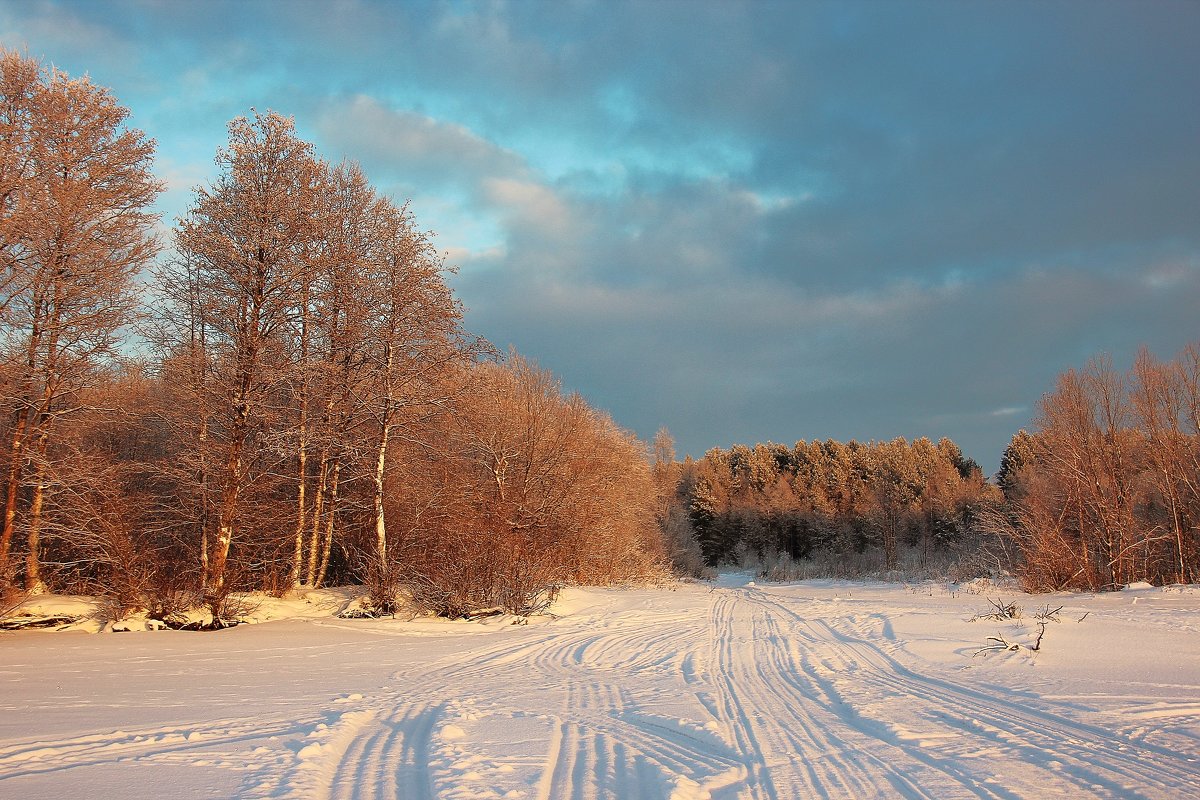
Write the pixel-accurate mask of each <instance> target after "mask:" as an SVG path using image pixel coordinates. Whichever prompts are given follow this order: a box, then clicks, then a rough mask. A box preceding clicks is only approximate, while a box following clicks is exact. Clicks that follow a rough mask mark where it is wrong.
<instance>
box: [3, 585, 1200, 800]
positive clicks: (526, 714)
mask: <svg viewBox="0 0 1200 800" xmlns="http://www.w3.org/2000/svg"><path fill="white" fill-rule="evenodd" d="M697 597H703V599H704V602H706V603H707V608H704V607H703V606H700V607H697V608H692V609H688V610H687V611H676V612H671V611H664V612H662V613H649V614H637V615H630V616H624V617H623V616H622V615H620V614H616V615H613V616H603V615H602V614H592V615H590V616H589V615H580V617H579V618H577V619H566V620H559V621H555V622H553V623H551V624H547V625H544V626H541V627H532V626H531V627H529V628H514V629H512V630H511V631H504V632H503V633H500V632H498V633H497V634H496V635H495V636H491V637H487V638H486V639H483V640H468V641H467V642H466V644H465V645H464V649H465V652H459V653H453V654H450V655H446V656H443V657H441V658H437V659H433V660H430V661H429V662H427V663H425V664H416V665H414V664H411V663H409V664H407V665H406V666H405V667H404V668H403V669H401V670H400V671H398V672H396V673H394V674H393V676H392V681H390V685H389V686H388V687H381V688H380V689H379V690H378V691H377V692H374V693H367V694H366V695H365V696H364V695H360V694H357V693H356V694H354V695H350V696H345V697H339V698H336V699H334V700H333V701H332V702H331V703H330V704H329V705H328V706H327V707H322V708H318V709H316V710H314V711H313V712H312V713H305V714H302V715H300V716H299V717H296V716H295V715H292V716H287V715H284V714H276V715H274V716H271V717H268V718H263V717H261V716H255V717H251V718H235V719H223V720H218V721H207V722H197V723H196V724H193V725H183V724H177V725H173V726H166V727H148V728H145V729H139V730H132V731H124V730H123V731H111V732H98V733H94V734H86V735H80V736H76V737H68V738H62V739H58V740H54V741H40V740H9V741H3V742H0V795H3V794H5V793H6V790H5V785H6V781H9V780H10V779H16V778H22V777H28V776H36V775H40V774H43V773H48V772H56V771H65V770H71V769H74V768H77V767H87V766H96V765H103V764H106V763H111V762H114V761H132V762H144V763H148V764H154V763H177V764H188V763H191V764H202V765H204V764H208V765H212V766H216V767H223V768H227V769H232V770H237V771H240V772H242V773H244V777H243V779H242V789H241V791H240V795H239V796H241V797H245V798H295V799H296V800H299V799H300V798H305V799H306V800H307V799H309V798H312V800H376V799H379V798H405V800H434V798H439V799H444V800H456V799H457V798H486V797H497V798H529V799H530V800H605V799H610V798H611V799H618V798H619V799H621V800H626V799H628V800H637V799H638V798H644V799H645V800H706V798H707V799H710V800H733V799H734V798H737V799H738V800H741V799H743V798H745V799H746V800H790V799H791V798H810V797H811V798H873V797H900V798H912V799H914V800H918V799H922V798H925V799H929V800H932V798H985V799H987V800H1017V799H1018V798H1031V797H1044V796H1048V795H1052V794H1059V795H1063V796H1070V797H1098V798H1108V797H1112V798H1118V797H1119V798H1174V797H1184V796H1193V795H1194V794H1195V793H1196V792H1197V791H1198V790H1197V787H1200V764H1198V763H1197V762H1196V759H1195V755H1196V754H1195V753H1194V752H1191V753H1190V754H1189V753H1187V752H1184V753H1183V754H1180V753H1178V752H1175V751H1173V750H1172V749H1170V748H1167V747H1164V746H1162V745H1159V744H1156V743H1153V742H1151V741H1148V740H1147V738H1146V737H1145V736H1144V728H1136V727H1135V728H1134V729H1133V730H1131V731H1130V732H1129V733H1120V732H1114V731H1113V730H1110V729H1107V728H1104V727H1100V726H1099V725H1094V724H1090V723H1089V722H1087V721H1086V720H1085V719H1080V718H1079V716H1080V713H1081V712H1080V710H1079V708H1078V707H1077V706H1069V705H1063V704H1060V703H1058V702H1057V701H1055V700H1053V699H1049V698H1041V697H1036V696H1033V695H1031V694H1029V693H1025V692H1023V693H1020V694H1010V693H1007V692H1006V691H1005V690H1004V689H1003V688H1002V687H997V686H990V685H987V684H985V683H983V682H982V680H981V681H980V682H976V683H970V682H965V681H963V680H961V679H957V678H956V677H954V676H952V675H950V674H948V670H946V669H945V668H939V667H937V666H936V665H931V666H930V667H929V668H928V671H927V672H924V671H922V672H918V671H915V670H914V669H913V668H910V667H909V666H906V664H905V663H903V659H904V658H905V656H904V653H903V650H902V648H901V647H900V646H899V645H898V644H897V643H896V642H895V635H894V633H893V632H892V630H891V626H890V622H889V620H888V618H887V616H886V615H883V614H867V615H863V614H855V613H851V611H850V610H849V609H845V608H842V609H838V608H837V607H836V606H833V605H831V604H829V603H827V602H826V603H819V602H817V601H811V602H810V601H805V600H801V599H797V598H787V597H781V596H778V595H777V594H775V593H773V592H771V591H767V590H763V589H761V588H751V587H747V588H736V589H716V590H713V591H711V592H709V593H708V594H707V595H704V596H701V595H697ZM974 675H975V673H972V676H974ZM1123 713H1124V715H1125V716H1126V717H1127V718H1128V719H1130V720H1133V721H1134V722H1137V721H1143V722H1145V721H1150V722H1151V723H1152V722H1153V721H1154V720H1158V719H1161V718H1177V717H1194V716H1196V715H1197V714H1200V704H1196V703H1194V702H1178V703H1174V704H1164V703H1145V704H1143V705H1140V706H1133V707H1130V708H1128V709H1127V710H1126V711H1124V712H1123ZM1192 735H1193V734H1187V736H1192ZM1186 741H1193V739H1186ZM255 745H257V746H255Z"/></svg>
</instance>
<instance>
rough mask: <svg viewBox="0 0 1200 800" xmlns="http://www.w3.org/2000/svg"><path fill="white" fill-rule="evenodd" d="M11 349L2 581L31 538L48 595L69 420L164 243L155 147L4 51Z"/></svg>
mask: <svg viewBox="0 0 1200 800" xmlns="http://www.w3.org/2000/svg"><path fill="white" fill-rule="evenodd" d="M0 92H2V93H3V94H2V95H0V212H2V213H0V292H2V294H0V339H2V341H0V345H2V347H3V358H4V364H3V366H4V377H5V384H4V395H5V397H4V400H5V403H6V405H7V407H8V414H9V426H8V432H7V441H6V447H5V455H6V458H7V470H6V480H5V490H4V494H5V499H4V519H3V528H2V529H0V578H3V577H4V576H7V575H8V574H9V572H10V565H9V559H10V554H11V546H12V539H13V535H14V532H15V530H16V528H17V525H18V522H19V521H20V522H22V523H23V526H24V528H25V532H26V535H27V538H28V544H27V549H26V569H25V586H26V588H27V589H29V590H31V591H37V590H39V589H41V588H42V576H41V573H40V562H39V550H40V547H41V541H40V537H41V530H42V527H43V524H44V518H43V507H44V499H45V493H46V490H47V487H48V486H49V485H50V484H51V483H53V482H54V481H55V480H56V478H55V474H54V473H55V469H56V465H55V464H54V463H53V460H52V457H51V456H52V451H53V447H52V445H53V442H54V439H55V436H56V435H57V433H56V430H57V427H58V421H59V420H60V419H61V418H62V417H63V416H65V415H69V414H74V413H78V412H79V410H80V409H81V408H82V407H83V406H84V404H85V403H86V400H85V398H84V391H85V390H86V388H87V387H88V386H90V385H92V384H93V383H94V382H95V381H96V375H97V371H98V370H99V369H100V368H101V367H103V366H104V365H105V364H106V362H107V361H108V360H109V359H111V358H112V357H113V356H114V355H115V353H116V349H117V346H118V345H119V343H120V341H121V338H122V328H123V326H125V325H127V324H129V323H130V322H131V321H132V319H133V316H134V313H135V311H136V308H137V296H136V295H135V287H134V277H135V275H136V274H137V272H138V271H139V270H140V269H142V268H143V267H144V266H146V264H147V263H148V262H149V261H150V259H152V258H153V257H154V255H155V254H156V252H157V250H158V242H157V240H156V238H155V236H154V232H153V225H154V222H155V220H156V216H155V215H154V214H153V213H151V212H150V211H149V206H150V204H151V203H152V202H153V201H154V199H155V198H156V197H157V195H158V193H159V192H160V191H161V190H162V185H161V184H160V183H159V182H158V181H156V180H155V179H154V177H153V176H152V175H151V172H150V167H151V161H152V159H153V154H154V143H153V141H151V140H150V139H148V138H146V136H145V135H144V134H143V133H142V132H141V131H139V130H136V129H132V128H129V127H127V126H126V120H127V118H128V116H129V112H128V110H127V109H125V108H124V107H123V106H121V105H120V104H119V103H118V102H117V101H116V99H115V98H114V97H113V96H112V94H111V93H110V92H109V91H108V90H107V89H104V88H102V87H98V86H96V85H94V84H93V83H92V82H91V81H90V80H88V79H87V78H70V77H68V76H67V75H65V74H64V73H62V72H60V71H58V70H55V69H44V68H42V67H41V66H40V65H39V64H37V63H36V62H35V61H32V60H30V59H28V58H25V57H23V56H20V55H18V54H16V53H13V52H11V51H0Z"/></svg>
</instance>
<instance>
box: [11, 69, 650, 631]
mask: <svg viewBox="0 0 1200 800" xmlns="http://www.w3.org/2000/svg"><path fill="white" fill-rule="evenodd" d="M127 119H128V111H127V109H125V108H123V107H122V106H121V105H120V104H119V103H118V102H117V101H116V99H115V98H114V97H113V96H112V94H111V93H110V92H109V91H108V90H107V89H104V88H103V87H98V86H96V85H94V84H93V83H91V81H89V80H88V79H86V78H83V79H78V78H70V77H69V76H67V75H65V74H63V73H62V72H59V71H58V70H55V69H52V68H50V69H48V68H45V67H43V66H42V65H41V64H40V63H38V62H37V61H35V60H33V59H30V58H27V57H24V56H22V55H20V54H18V53H15V52H11V51H0V340H2V348H3V349H2V354H3V360H2V362H0V393H2V395H0V402H2V403H3V407H4V409H5V415H4V420H3V422H2V423H0V436H2V437H3V438H2V439H0V442H3V446H2V447H0V469H2V470H3V471H2V472H0V475H3V477H4V520H3V529H2V532H0V588H7V589H14V588H20V589H23V590H24V591H28V592H38V591H44V590H46V589H53V590H59V591H91V592H97V593H101V594H104V595H105V596H107V597H109V598H110V600H111V601H112V604H113V605H114V606H115V607H116V608H117V609H118V610H130V609H133V608H147V609H149V610H151V611H152V613H156V614H159V615H166V614H169V613H171V611H172V610H173V609H175V608H179V607H182V606H186V605H188V604H193V605H194V604H197V603H203V604H204V605H206V606H207V607H208V608H209V609H210V610H211V611H212V615H213V618H214V620H217V621H219V620H221V619H223V618H227V617H228V616H229V615H230V613H231V612H230V598H231V593H232V592H234V591H235V590H243V589H249V588H261V589H266V590H269V591H274V592H286V591H289V590H292V589H295V588H297V587H300V586H308V587H315V586H320V585H324V584H326V583H328V582H330V581H347V580H353V581H362V582H365V583H366V584H367V585H368V586H369V587H370V588H371V597H372V603H373V606H374V608H375V610H376V611H378V612H381V613H384V612H389V611H391V610H393V608H394V605H395V603H396V602H397V598H398V596H399V593H400V590H401V588H402V587H403V588H406V589H407V590H408V592H407V593H408V594H409V595H410V597H411V598H412V599H414V600H416V601H417V602H418V603H419V604H421V605H422V607H425V608H429V609H432V610H435V611H438V612H440V613H444V614H451V615H453V614H461V613H464V612H466V611H469V610H471V609H473V608H478V607H482V606H501V607H503V608H506V609H508V610H511V611H514V612H519V613H527V612H528V611H530V610H532V609H534V608H536V607H538V606H539V605H540V604H542V603H544V602H546V600H547V599H548V598H549V597H550V596H551V595H552V594H553V592H554V591H555V589H556V587H557V586H560V585H561V584H562V583H564V582H567V581H580V582H607V581H613V580H620V579H624V578H628V577H632V576H636V575H644V574H647V573H649V572H651V571H653V570H655V569H656V568H657V565H658V564H659V562H660V560H661V555H662V554H661V550H662V546H661V541H660V539H659V535H658V530H657V528H656V526H655V524H654V502H653V498H654V486H653V480H652V476H651V473H650V467H649V464H648V463H647V461H646V459H645V457H644V451H645V448H644V446H643V445H642V444H641V443H640V442H638V441H637V440H636V438H635V437H633V436H632V435H631V434H630V433H628V432H626V431H624V430H622V429H620V428H619V427H617V426H616V425H615V424H614V423H613V422H612V420H611V419H609V418H608V417H607V416H605V415H603V414H601V413H600V412H597V411H596V410H594V409H591V408H589V407H588V406H587V405H586V404H585V403H584V402H583V400H582V399H581V398H580V397H578V396H577V395H568V394H566V393H564V392H563V390H562V387H561V385H560V384H559V383H558V382H557V381H556V380H555V379H554V378H553V376H551V375H549V374H547V373H546V372H544V371H542V370H540V369H538V368H537V367H536V365H534V364H532V363H530V362H528V361H526V360H524V359H523V358H521V357H520V356H519V355H517V354H515V353H512V354H510V355H509V357H508V358H507V359H506V360H505V359H501V358H499V357H498V354H497V353H495V351H494V349H493V348H492V347H491V345H490V344H489V343H487V342H486V341H484V340H483V339H482V338H480V337H477V336H474V335H472V334H470V333H469V332H468V331H467V330H466V329H465V328H464V326H463V309H462V307H461V305H460V304H459V302H458V301H457V299H456V298H455V297H454V296H453V293H452V292H451V290H450V288H449V287H448V286H447V284H446V277H447V275H448V274H449V273H450V268H449V267H448V266H447V265H446V263H445V262H444V259H443V258H442V256H441V255H440V254H439V253H438V251H437V250H436V248H435V246H434V244H433V240H432V235H431V234H429V233H427V232H424V231H422V230H420V229H419V228H418V226H417V223H416V220H415V218H414V215H413V214H412V212H411V211H410V209H409V208H408V207H407V206H404V205H396V204H395V203H394V202H393V201H392V200H391V199H390V198H388V197H385V196H381V195H380V194H378V193H377V192H376V191H375V190H374V189H373V188H372V187H371V186H370V184H369V182H368V181H367V179H366V177H365V176H364V175H363V173H362V171H361V169H360V168H359V167H358V166H357V165H355V164H353V163H340V164H331V163H329V162H327V161H325V160H323V159H321V158H320V157H319V156H318V155H317V154H316V153H315V152H314V149H313V147H312V145H311V144H309V143H307V142H305V141H303V140H301V139H300V138H299V137H298V136H297V135H296V132H295V128H294V124H293V122H292V120H291V119H289V118H287V117H284V116H281V115H279V114H275V113H257V112H256V113H254V114H252V115H251V116H250V117H247V118H238V119H235V120H233V121H232V122H230V123H229V126H228V134H229V139H228V144H227V145H226V146H225V147H223V148H221V149H220V150H219V151H218V153H217V156H216V165H217V167H218V171H219V174H218V176H217V178H216V179H215V180H213V182H212V183H211V184H210V185H208V186H203V187H198V188H196V189H195V194H194V198H193V201H192V204H191V206H190V208H189V209H188V210H187V212H186V213H185V214H184V215H183V217H181V218H180V219H178V220H177V221H176V224H175V226H174V229H173V230H172V231H171V234H170V235H171V239H172V246H171V248H170V250H169V252H168V253H166V256H165V258H160V254H162V253H163V246H164V242H163V237H162V236H161V235H160V233H159V231H158V230H157V228H156V225H157V223H158V220H157V217H156V215H154V214H153V213H152V212H151V210H150V209H151V205H152V204H153V202H154V201H155V199H156V198H157V196H158V194H159V193H160V192H161V191H162V188H163V186H162V184H161V182H160V181H158V180H157V179H156V178H155V177H154V174H153V171H152V166H153V165H152V160H153V154H154V142H153V141H152V140H150V139H149V138H147V137H146V135H145V134H144V133H143V132H141V131H138V130H136V129H132V128H130V127H129V126H128V125H127V124H126V123H127ZM135 333H136V336H135V337H132V338H134V339H135V340H136V341H138V342H140V343H141V353H140V354H139V355H138V356H136V357H133V356H131V355H130V353H131V352H132V350H131V349H130V345H129V341H130V339H131V335H132V334H135Z"/></svg>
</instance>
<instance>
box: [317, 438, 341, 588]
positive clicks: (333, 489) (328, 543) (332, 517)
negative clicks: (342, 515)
mask: <svg viewBox="0 0 1200 800" xmlns="http://www.w3.org/2000/svg"><path fill="white" fill-rule="evenodd" d="M341 475H342V462H341V459H339V458H335V459H334V460H333V475H332V476H331V477H330V479H329V502H328V506H329V509H328V511H327V512H326V513H327V514H328V515H329V516H328V519H327V520H326V522H325V543H324V545H323V546H322V549H321V568H320V570H319V571H318V572H317V580H316V582H315V583H314V584H313V585H314V586H321V585H322V584H323V583H325V572H326V570H327V569H328V568H329V552H330V550H332V549H333V529H334V524H335V522H336V521H337V506H338V482H339V480H340V479H341Z"/></svg>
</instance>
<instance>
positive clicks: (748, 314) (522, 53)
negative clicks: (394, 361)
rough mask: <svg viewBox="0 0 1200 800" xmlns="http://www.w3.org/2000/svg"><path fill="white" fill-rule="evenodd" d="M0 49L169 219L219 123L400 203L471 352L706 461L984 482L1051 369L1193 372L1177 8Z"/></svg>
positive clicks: (1199, 153) (877, 11)
mask: <svg viewBox="0 0 1200 800" xmlns="http://www.w3.org/2000/svg"><path fill="white" fill-rule="evenodd" d="M0 30H4V31H9V33H6V34H0V39H2V40H3V41H4V43H5V44H10V45H11V44H17V45H22V44H24V45H27V46H28V48H29V50H30V51H31V52H32V53H34V54H35V55H40V56H44V57H45V58H47V59H49V60H53V61H54V62H55V63H57V64H59V65H60V66H62V67H64V68H65V69H67V70H68V71H71V72H73V73H78V72H83V71H91V72H92V73H93V75H95V77H96V79H97V80H98V81H99V82H101V83H104V84H105V85H110V86H112V87H113V88H114V90H115V91H116V92H117V94H118V96H119V97H120V98H121V99H122V101H124V102H127V103H129V104H130V106H131V107H132V109H133V112H134V118H135V121H136V122H137V124H139V125H141V126H142V127H144V128H146V129H147V130H148V131H149V132H150V133H151V134H152V135H154V136H155V137H157V138H158V140H159V142H160V149H161V151H162V154H163V159H162V163H163V164H164V166H165V167H166V168H168V170H169V172H170V177H171V182H172V185H173V187H174V186H176V184H179V185H180V186H182V185H183V184H185V183H189V182H195V181H196V180H199V179H202V178H203V176H204V175H206V174H208V171H209V170H210V169H211V166H210V164H211V156H212V153H213V151H214V150H215V148H216V147H217V146H218V145H219V144H220V143H221V140H222V139H223V137H224V124H225V122H226V121H227V120H228V119H229V118H230V117H232V116H234V115H236V114H241V113H246V112H247V111H248V110H249V108H250V107H251V106H256V107H258V108H260V109H261V108H273V109H276V110H279V111H283V112H286V113H292V114H295V115H296V116H297V121H298V125H299V127H300V130H301V131H302V132H303V133H304V134H305V135H308V136H311V137H312V138H313V139H314V140H315V142H316V144H317V148H318V150H319V151H320V152H321V153H322V154H324V155H326V156H327V157H330V158H338V157H341V156H343V155H345V156H347V157H350V158H354V159H357V160H360V161H362V162H363V164H364V166H365V167H366V169H367V172H368V174H369V175H370V176H371V178H372V179H373V180H374V181H375V182H376V184H377V185H379V186H381V187H382V188H383V189H385V190H386V191H390V192H394V193H396V194H397V195H398V196H399V197H400V198H401V199H403V198H404V197H412V198H413V203H414V206H413V207H414V210H415V211H416V212H417V214H418V218H419V220H420V221H421V223H422V224H423V225H426V226H429V227H433V228H435V229H437V230H438V231H439V232H440V233H441V238H440V239H439V242H440V243H441V244H442V246H444V247H446V248H447V250H448V251H449V252H450V253H451V254H452V256H453V258H454V260H455V261H456V262H458V263H459V264H460V266H461V273H460V274H459V275H458V276H457V277H456V278H455V282H456V286H457V287H458V290H459V292H460V293H461V295H462V297H463V299H464V300H465V302H466V303H467V305H468V306H469V307H470V309H471V310H470V316H469V321H470V323H471V324H472V325H473V326H475V327H476V328H477V329H478V330H479V332H481V333H483V334H484V335H487V336H489V337H490V338H492V339H493V340H494V341H495V342H496V343H497V344H499V345H501V346H502V347H503V346H505V345H507V344H509V343H513V344H515V345H517V347H518V348H519V349H520V350H521V351H522V352H524V353H525V354H527V355H529V356H531V357H533V358H535V359H537V360H539V361H540V362H541V363H542V364H543V365H544V366H547V367H549V368H552V369H554V370H555V371H557V372H558V373H560V374H561V375H562V376H563V377H564V380H565V382H566V383H567V385H569V386H570V387H572V388H575V389H579V390H581V391H583V392H584V393H585V394H586V395H587V396H588V398H589V399H590V400H592V401H593V402H595V403H597V404H599V405H601V406H604V407H606V408H608V409H609V410H611V411H612V412H613V413H614V415H615V417H616V418H617V420H618V421H619V422H621V423H623V424H626V425H629V426H632V427H634V428H635V429H636V430H637V431H638V432H639V433H640V434H642V435H643V436H650V435H652V434H653V432H654V430H655V429H656V428H657V427H659V426H660V425H668V426H670V427H671V428H672V430H673V431H674V433H675V434H676V436H677V439H678V440H679V444H680V449H681V450H682V451H685V452H690V453H692V454H694V455H699V454H700V453H702V452H703V451H704V450H705V449H707V448H708V447H710V446H713V445H729V444H731V443H733V442H737V441H756V440H765V439H773V440H776V441H785V442H790V441H792V440H794V439H797V438H801V437H803V438H823V437H827V436H832V437H838V438H851V437H854V438H859V439H870V438H891V437H893V436H896V435H905V436H918V435H926V436H930V437H933V438H937V437H940V436H943V435H949V436H951V437H952V438H954V439H955V440H957V441H959V443H960V444H961V445H962V446H963V447H964V449H965V450H966V452H967V453H968V454H969V455H972V456H974V457H975V458H977V459H979V460H980V461H981V462H983V463H984V464H985V466H987V467H988V468H989V469H994V468H995V467H996V466H997V465H998V461H999V454H1000V451H1001V449H1002V448H1003V446H1004V444H1005V443H1006V442H1007V440H1008V438H1009V436H1010V435H1011V433H1012V432H1013V431H1014V430H1016V429H1017V428H1018V427H1020V426H1022V425H1028V424H1029V422H1030V419H1031V416H1032V415H1033V414H1034V413H1035V411H1036V404H1037V401H1038V398H1039V397H1040V395H1041V394H1042V393H1043V392H1045V391H1047V390H1049V389H1051V388H1052V386H1053V380H1054V376H1055V375H1056V374H1057V373H1058V372H1059V371H1061V370H1062V369H1064V368H1066V367H1069V366H1074V365H1079V364H1082V363H1083V362H1084V361H1085V360H1086V359H1087V358H1088V357H1090V356H1091V355H1093V354H1095V353H1097V352H1099V351H1107V352H1110V353H1111V354H1112V355H1113V357H1114V359H1115V360H1116V362H1117V363H1118V364H1122V363H1127V362H1128V361H1129V360H1131V359H1132V356H1133V354H1134V352H1135V351H1136V349H1137V347H1138V346H1139V345H1140V344H1142V343H1146V344H1148V345H1150V346H1151V347H1152V348H1153V349H1155V350H1156V352H1158V353H1159V354H1160V355H1162V356H1169V355H1171V354H1172V353H1173V352H1175V351H1176V350H1177V349H1178V348H1179V347H1180V346H1182V345H1183V344H1184V343H1185V342H1187V341H1188V340H1191V339H1194V338H1196V326H1195V321H1194V316H1195V308H1196V307H1197V305H1198V303H1197V301H1200V232H1198V231H1197V227H1196V219H1197V212H1198V210H1200V148H1197V146H1196V145H1197V142H1200V103H1197V102H1196V98H1197V97H1200V48H1197V47H1196V46H1195V42H1196V41H1197V40H1200V5H1197V4H1195V3H1192V2H1187V1H1186V0H1160V1H1159V2H1156V3H1153V4H1133V3H1127V2H1107V1H1106V0H1097V1H1096V2H1089V3H1086V4H1080V3H1077V2H1072V1H1070V0H1068V1H1066V2H1043V3H1027V4H1013V3H1006V2H976V3H947V2H941V1H937V0H935V1H933V2H896V3H876V2H844V3H794V2H757V3H752V4H735V3H728V2H653V3H644V2H624V3H615V2H586V1H584V0H580V1H579V2H564V3H557V2H555V3H549V2H547V3H541V2H538V3H533V2H514V3H505V2H495V3H492V2H487V3H484V2H480V3H457V2H427V3H424V2H413V3H402V4H400V3H383V2H339V3H333V4H327V3H307V2H293V3H289V4H287V5H285V6H280V5H277V4H266V3H205V4H177V3H175V4H159V3H152V2H146V3H106V4H88V3H82V4H57V3H28V4H16V3H9V4H2V5H0ZM177 188H178V187H177ZM169 197H170V202H173V203H182V202H185V198H184V197H183V194H182V192H180V191H176V192H173V193H171V195H169ZM180 210H182V209H181V208H171V209H168V211H169V212H170V213H172V214H173V213H178V212H179V211H180Z"/></svg>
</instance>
